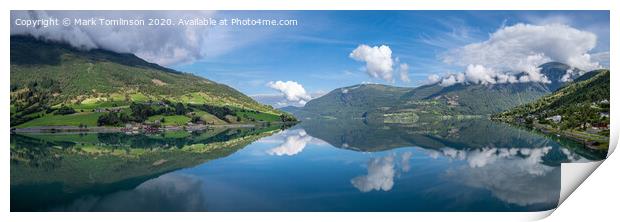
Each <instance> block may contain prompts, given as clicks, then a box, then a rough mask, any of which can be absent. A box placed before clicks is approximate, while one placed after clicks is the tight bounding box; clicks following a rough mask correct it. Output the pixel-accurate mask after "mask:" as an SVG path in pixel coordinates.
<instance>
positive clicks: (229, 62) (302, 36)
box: [173, 11, 609, 95]
mask: <svg viewBox="0 0 620 222" xmlns="http://www.w3.org/2000/svg"><path fill="white" fill-rule="evenodd" d="M215 17H217V18H233V17H242V18H245V17H249V18H278V19H297V20H298V25H297V26H295V27H290V26H286V27H281V26H280V27H278V26H276V27H252V28H247V27H235V28H228V29H230V30H227V32H229V33H231V34H229V35H227V37H226V40H225V41H224V42H225V43H223V44H231V46H229V47H230V49H223V50H220V52H219V53H218V54H217V55H213V56H211V55H206V57H205V58H202V59H201V60H199V61H194V62H193V63H190V64H180V65H175V66H173V68H175V69H179V70H182V71H186V72H191V73H196V74H199V75H201V76H204V77H207V78H209V79H211V80H214V81H218V82H221V83H225V84H228V85H231V86H233V87H234V88H236V89H238V90H240V91H242V92H244V93H246V94H248V95H256V94H277V93H278V92H277V91H276V90H274V89H272V88H270V87H268V86H267V83H268V82H269V81H278V80H281V81H289V80H290V81H295V82H298V83H299V84H301V85H303V87H304V88H305V90H306V91H307V92H309V93H313V92H328V91H331V90H333V89H335V88H338V87H344V86H350V85H354V84H359V83H363V82H374V83H383V84H392V85H399V86H417V85H420V84H424V83H425V81H426V79H427V76H428V75H430V74H442V73H451V72H459V71H461V70H462V69H463V67H461V66H458V65H454V64H447V63H445V62H444V61H442V59H441V55H442V53H446V52H447V51H449V50H452V49H456V48H459V47H463V46H465V45H467V44H471V43H476V42H482V41H485V40H487V39H488V38H489V35H490V34H491V33H493V32H495V31H497V30H498V29H500V28H501V27H505V26H511V25H514V24H517V23H524V24H540V25H542V24H550V23H561V24H566V25H569V26H571V27H573V28H576V29H579V30H584V31H588V32H592V33H594V34H596V36H597V43H596V47H595V48H594V49H592V50H591V52H592V53H598V52H608V51H609V14H608V12H607V11H265V12H256V11H253V12H237V11H225V12H218V13H217V14H216V16H215ZM208 39H209V38H207V41H208ZM218 39H219V38H218ZM214 41H217V39H215V40H214ZM361 44H366V45H369V46H379V45H387V46H389V48H390V49H391V50H392V57H393V58H396V57H397V58H398V60H399V61H400V62H401V63H407V64H408V65H409V67H410V69H409V77H410V79H411V81H410V82H403V81H400V80H399V79H397V78H395V80H394V81H393V82H390V81H385V80H383V79H380V78H372V77H371V76H369V75H368V74H366V73H365V71H364V63H363V62H359V61H356V60H354V59H352V58H350V57H349V54H350V53H351V52H352V51H353V50H354V49H355V48H356V47H357V46H358V45H361ZM223 47H224V48H225V47H226V46H223Z"/></svg>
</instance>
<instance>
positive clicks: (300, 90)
mask: <svg viewBox="0 0 620 222" xmlns="http://www.w3.org/2000/svg"><path fill="white" fill-rule="evenodd" d="M267 86H268V87H269V88H272V89H275V90H278V91H280V92H281V93H282V94H283V95H284V96H285V97H286V100H288V101H290V102H297V103H299V104H300V105H305V104H306V103H307V102H308V101H310V99H312V96H310V94H308V93H307V92H306V90H305V89H304V87H303V86H302V85H301V84H299V83H297V82H295V81H286V82H283V81H276V82H273V81H271V82H268V83H267Z"/></svg>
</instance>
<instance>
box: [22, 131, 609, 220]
mask: <svg viewBox="0 0 620 222" xmlns="http://www.w3.org/2000/svg"><path fill="white" fill-rule="evenodd" d="M604 156H605V154H604V153H595V152H591V151H587V150H586V149H584V148H583V146H582V145H581V144H578V143H573V142H571V141H567V140H563V139H561V138H553V137H547V136H544V135H541V134H537V133H532V132H529V131H527V130H522V129H518V128H515V127H511V126H508V125H505V124H499V123H493V122H489V121H486V120H470V121H458V122H448V121H443V122H435V123H426V124H422V123H420V124H416V125H383V124H373V123H365V122H362V121H308V122H303V123H301V124H299V125H297V126H294V127H292V128H288V129H280V128H279V127H277V126H274V127H267V128H260V129H228V130H225V129H214V130H208V131H204V132H194V133H186V132H173V133H166V134H163V135H125V134H118V133H117V134H82V135H80V134H28V135H11V160H12V161H11V210H12V211H540V210H547V209H551V208H554V207H555V206H556V205H557V201H558V198H559V192H560V170H561V169H560V164H561V163H564V162H585V161H591V160H598V159H601V158H603V157H604Z"/></svg>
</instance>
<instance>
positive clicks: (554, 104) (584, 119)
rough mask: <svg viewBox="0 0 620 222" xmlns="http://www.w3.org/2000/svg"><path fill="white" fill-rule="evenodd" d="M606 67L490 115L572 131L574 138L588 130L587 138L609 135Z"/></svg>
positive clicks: (608, 78) (541, 126)
mask: <svg viewBox="0 0 620 222" xmlns="http://www.w3.org/2000/svg"><path fill="white" fill-rule="evenodd" d="M609 93H610V73H609V70H606V69H603V70H595V71H591V72H588V73H586V74H584V75H582V76H581V77H579V78H577V79H575V81H573V82H572V83H571V84H568V85H566V86H564V87H562V88H560V89H558V90H556V91H555V92H553V93H552V94H549V95H546V96H544V97H542V98H540V99H538V100H536V101H534V102H531V103H528V104H525V105H521V106H518V107H515V108H513V109H510V110H508V111H506V112H502V113H499V114H497V115H494V116H493V117H494V118H496V119H500V120H504V121H508V122H517V123H524V124H527V125H532V126H534V127H537V128H545V129H546V130H558V131H560V132H562V133H573V134H575V135H573V136H575V137H581V136H584V134H583V133H582V132H586V133H589V135H586V136H588V137H594V138H589V139H601V140H602V141H607V138H599V135H600V136H604V137H608V136H609Z"/></svg>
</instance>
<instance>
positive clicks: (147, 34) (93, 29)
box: [11, 11, 215, 65]
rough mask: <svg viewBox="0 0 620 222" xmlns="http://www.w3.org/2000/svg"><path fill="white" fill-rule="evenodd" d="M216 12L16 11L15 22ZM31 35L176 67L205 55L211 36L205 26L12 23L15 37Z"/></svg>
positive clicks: (187, 17) (13, 15) (136, 17)
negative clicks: (30, 25)
mask: <svg viewBox="0 0 620 222" xmlns="http://www.w3.org/2000/svg"><path fill="white" fill-rule="evenodd" d="M214 14H215V12H213V11H182V12H180V11H130V12H127V11H12V12H11V20H14V19H17V18H21V19H46V18H60V19H62V18H69V19H71V20H72V21H73V19H75V18H91V17H92V18H95V19H100V18H101V19H120V18H122V19H144V20H146V19H147V18H162V19H168V18H170V19H172V20H173V21H174V22H176V20H177V19H179V18H185V19H189V18H193V17H210V16H213V15H214ZM17 34H21V35H25V34H29V35H32V36H34V37H37V38H43V39H46V40H54V41H62V42H66V43H69V44H71V45H72V46H74V47H77V48H81V49H95V48H100V49H107V50H111V51H115V52H119V53H133V54H136V55H137V56H139V57H140V58H143V59H145V60H147V61H150V62H155V63H158V64H161V65H173V64H178V63H184V62H191V61H194V60H197V59H200V58H202V57H204V56H205V53H206V51H205V46H207V45H209V44H208V41H207V38H209V37H210V35H211V33H208V32H207V28H206V27H204V26H123V27H120V28H119V27H118V26H101V25H97V26H66V27H65V26H49V27H47V28H44V27H37V28H32V27H25V26H17V25H15V24H14V23H11V35H17Z"/></svg>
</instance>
